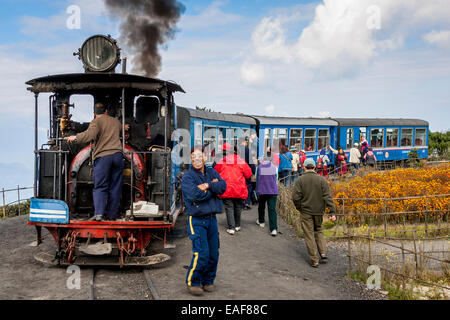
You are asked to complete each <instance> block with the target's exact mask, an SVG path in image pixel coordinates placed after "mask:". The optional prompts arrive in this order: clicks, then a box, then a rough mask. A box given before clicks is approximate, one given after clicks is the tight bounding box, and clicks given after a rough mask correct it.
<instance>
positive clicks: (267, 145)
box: [264, 128, 272, 153]
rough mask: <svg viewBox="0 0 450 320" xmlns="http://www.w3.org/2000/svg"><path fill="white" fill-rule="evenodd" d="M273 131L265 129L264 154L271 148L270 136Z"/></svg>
mask: <svg viewBox="0 0 450 320" xmlns="http://www.w3.org/2000/svg"><path fill="white" fill-rule="evenodd" d="M271 131H272V130H271V129H269V128H266V129H264V153H266V152H267V148H270V135H271V133H272V132H271Z"/></svg>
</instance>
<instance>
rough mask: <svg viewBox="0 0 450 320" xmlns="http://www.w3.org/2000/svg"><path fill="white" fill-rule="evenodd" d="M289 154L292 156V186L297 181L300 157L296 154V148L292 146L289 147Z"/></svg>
mask: <svg viewBox="0 0 450 320" xmlns="http://www.w3.org/2000/svg"><path fill="white" fill-rule="evenodd" d="M290 151H291V154H292V161H291V162H292V176H291V177H292V180H291V182H292V184H294V183H295V182H296V181H297V177H298V164H299V163H300V156H299V154H298V153H297V148H295V147H294V146H292V147H291V150H290Z"/></svg>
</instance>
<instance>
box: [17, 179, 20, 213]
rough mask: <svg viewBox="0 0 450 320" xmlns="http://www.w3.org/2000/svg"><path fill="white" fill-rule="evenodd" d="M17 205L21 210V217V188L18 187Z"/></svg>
mask: <svg viewBox="0 0 450 320" xmlns="http://www.w3.org/2000/svg"><path fill="white" fill-rule="evenodd" d="M17 203H18V208H19V216H20V187H19V186H17Z"/></svg>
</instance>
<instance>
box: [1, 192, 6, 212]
mask: <svg viewBox="0 0 450 320" xmlns="http://www.w3.org/2000/svg"><path fill="white" fill-rule="evenodd" d="M2 195H3V219H4V218H6V203H5V188H2Z"/></svg>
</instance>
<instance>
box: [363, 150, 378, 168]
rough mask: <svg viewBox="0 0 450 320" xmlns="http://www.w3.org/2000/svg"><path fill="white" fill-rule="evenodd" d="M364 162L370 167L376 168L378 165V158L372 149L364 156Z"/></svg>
mask: <svg viewBox="0 0 450 320" xmlns="http://www.w3.org/2000/svg"><path fill="white" fill-rule="evenodd" d="M364 160H365V161H366V163H367V164H368V165H369V166H371V167H375V165H376V163H377V157H376V156H375V154H374V153H373V150H372V148H369V151H367V153H366V154H365V155H364Z"/></svg>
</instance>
